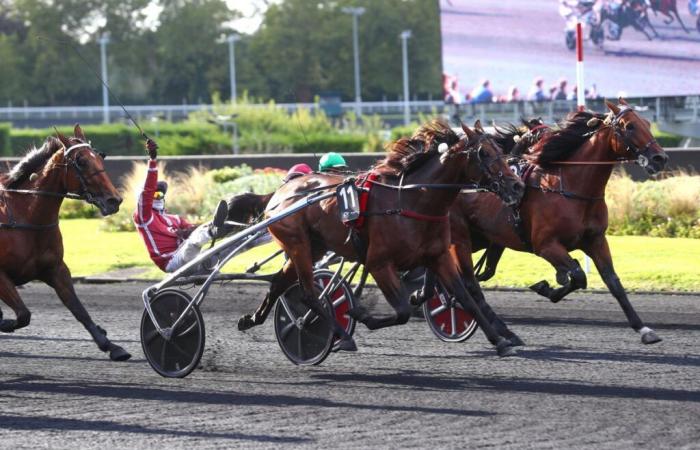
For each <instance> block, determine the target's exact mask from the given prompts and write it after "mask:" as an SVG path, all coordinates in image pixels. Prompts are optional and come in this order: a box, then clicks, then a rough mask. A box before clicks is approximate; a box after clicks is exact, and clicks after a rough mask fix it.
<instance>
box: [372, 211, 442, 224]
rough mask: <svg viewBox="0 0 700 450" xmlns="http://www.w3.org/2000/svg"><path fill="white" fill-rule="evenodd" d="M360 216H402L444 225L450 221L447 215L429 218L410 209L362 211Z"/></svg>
mask: <svg viewBox="0 0 700 450" xmlns="http://www.w3.org/2000/svg"><path fill="white" fill-rule="evenodd" d="M360 214H361V215H362V216H365V217H368V216H395V215H398V216H403V217H407V218H409V219H414V220H422V221H424V222H436V223H445V222H447V221H448V220H449V219H450V215H449V214H445V215H443V216H429V215H427V214H421V213H418V212H415V211H411V210H410V209H387V210H385V211H364V212H362V213H360Z"/></svg>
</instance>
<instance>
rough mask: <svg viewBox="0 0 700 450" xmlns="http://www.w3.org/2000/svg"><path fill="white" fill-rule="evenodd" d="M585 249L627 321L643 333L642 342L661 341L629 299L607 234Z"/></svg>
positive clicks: (653, 342) (652, 342)
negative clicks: (615, 267)
mask: <svg viewBox="0 0 700 450" xmlns="http://www.w3.org/2000/svg"><path fill="white" fill-rule="evenodd" d="M584 251H585V252H586V253H587V254H588V256H590V257H591V259H592V260H593V262H594V263H595V266H596V268H597V269H598V273H600V276H601V278H602V279H603V282H604V283H605V285H606V286H607V287H608V289H609V290H610V293H611V294H612V295H613V296H614V297H615V298H616V299H617V302H618V303H619V304H620V307H621V308H622V311H623V312H624V313H625V316H627V321H628V322H629V324H630V326H631V327H632V328H633V329H634V330H635V331H637V332H638V333H640V334H641V335H642V342H643V343H644V344H655V343H657V342H661V338H660V337H659V336H657V335H656V333H655V332H654V330H652V329H651V328H648V327H646V326H644V323H643V322H642V319H640V318H639V316H638V315H637V312H636V311H635V310H634V308H633V307H632V304H631V303H630V301H629V299H628V298H627V293H626V292H625V288H624V287H623V286H622V283H621V282H620V278H619V277H618V276H617V274H616V273H615V269H614V268H613V263H612V256H611V255H610V247H609V246H608V240H607V239H606V238H605V236H599V237H597V238H596V239H594V240H592V241H591V242H590V243H588V245H586V248H584Z"/></svg>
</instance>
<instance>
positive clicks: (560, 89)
mask: <svg viewBox="0 0 700 450" xmlns="http://www.w3.org/2000/svg"><path fill="white" fill-rule="evenodd" d="M567 84H568V83H567V81H566V78H562V79H560V80H559V85H558V86H555V87H554V94H553V95H552V100H566V99H567V98H568V94H567V92H566V86H567Z"/></svg>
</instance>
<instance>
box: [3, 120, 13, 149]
mask: <svg viewBox="0 0 700 450" xmlns="http://www.w3.org/2000/svg"><path fill="white" fill-rule="evenodd" d="M11 129H12V126H11V125H10V124H9V123H0V154H1V155H4V156H9V155H12V152H11V150H10V148H11V147H10V142H11V141H10V130H11Z"/></svg>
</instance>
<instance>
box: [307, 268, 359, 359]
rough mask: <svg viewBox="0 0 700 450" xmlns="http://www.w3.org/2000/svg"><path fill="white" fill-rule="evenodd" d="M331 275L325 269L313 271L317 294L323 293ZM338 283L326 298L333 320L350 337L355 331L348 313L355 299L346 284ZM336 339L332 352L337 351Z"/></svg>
mask: <svg viewBox="0 0 700 450" xmlns="http://www.w3.org/2000/svg"><path fill="white" fill-rule="evenodd" d="M333 275H334V272H332V271H330V270H327V269H318V270H315V271H314V283H315V284H316V286H317V287H318V289H319V292H323V290H324V289H325V288H326V286H327V285H328V283H330V281H331V279H332V278H333ZM338 281H339V280H336V282H335V286H336V287H335V289H331V290H330V292H328V294H327V296H326V298H327V299H328V301H330V302H331V304H332V305H333V309H334V310H335V319H336V320H337V321H338V323H339V324H340V326H341V327H343V328H345V331H346V332H347V333H348V334H349V335H350V336H352V334H353V332H354V331H355V319H353V318H352V317H350V316H349V315H348V311H350V310H351V309H352V308H354V307H355V298H354V297H353V294H352V289H350V286H349V285H348V283H347V282H345V281H343V282H342V283H338ZM338 339H339V338H338ZM338 339H335V340H334V342H333V349H332V350H333V351H337V342H338Z"/></svg>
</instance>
